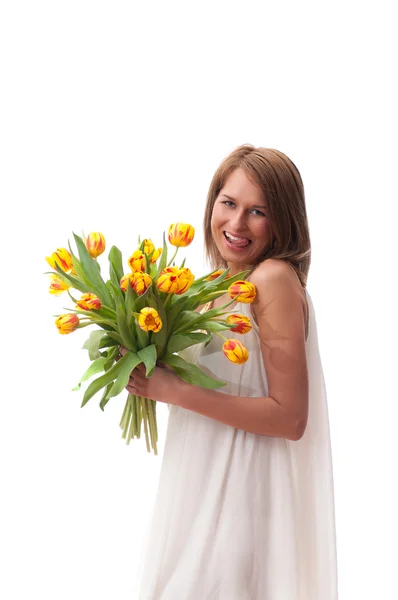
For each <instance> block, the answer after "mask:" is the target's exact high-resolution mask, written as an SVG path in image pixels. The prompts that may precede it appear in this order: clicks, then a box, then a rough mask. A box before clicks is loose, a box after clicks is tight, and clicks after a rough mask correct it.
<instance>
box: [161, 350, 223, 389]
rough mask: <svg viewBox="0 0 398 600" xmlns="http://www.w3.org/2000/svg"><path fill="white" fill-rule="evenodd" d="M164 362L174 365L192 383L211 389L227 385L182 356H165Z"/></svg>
mask: <svg viewBox="0 0 398 600" xmlns="http://www.w3.org/2000/svg"><path fill="white" fill-rule="evenodd" d="M162 362H164V363H166V365H169V366H170V367H173V370H174V371H175V372H176V373H177V375H179V376H180V377H181V379H183V380H184V381H186V382H188V383H192V384H193V385H198V386H200V387H204V388H207V389H210V390H212V389H216V388H220V387H224V386H225V382H224V381H220V380H218V379H213V378H212V377H209V375H206V373H204V372H203V371H202V370H201V369H199V367H197V366H196V365H194V364H192V363H189V362H187V361H186V360H184V359H183V358H181V356H177V355H176V354H170V355H169V356H165V357H164V358H162Z"/></svg>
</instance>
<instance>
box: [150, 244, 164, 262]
mask: <svg viewBox="0 0 398 600" xmlns="http://www.w3.org/2000/svg"><path fill="white" fill-rule="evenodd" d="M161 254H162V248H158V249H157V250H155V251H154V253H153V254H152V258H151V265H153V264H154V263H155V262H156V261H157V259H158V258H159V256H160V255H161Z"/></svg>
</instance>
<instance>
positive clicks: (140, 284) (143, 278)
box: [130, 271, 152, 296]
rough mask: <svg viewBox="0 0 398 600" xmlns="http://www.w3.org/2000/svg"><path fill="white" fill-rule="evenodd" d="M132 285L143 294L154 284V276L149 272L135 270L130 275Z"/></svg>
mask: <svg viewBox="0 0 398 600" xmlns="http://www.w3.org/2000/svg"><path fill="white" fill-rule="evenodd" d="M130 285H131V287H132V288H133V289H134V290H135V292H136V293H137V294H138V295H139V296H142V294H144V293H145V292H146V291H147V289H148V288H149V286H150V285H152V278H151V277H150V276H149V275H148V274H147V273H143V272H142V271H135V273H133V274H132V275H130Z"/></svg>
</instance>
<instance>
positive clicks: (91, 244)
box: [86, 231, 105, 258]
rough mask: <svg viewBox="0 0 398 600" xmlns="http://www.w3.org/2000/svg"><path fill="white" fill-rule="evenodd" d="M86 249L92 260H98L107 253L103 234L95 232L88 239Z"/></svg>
mask: <svg viewBox="0 0 398 600" xmlns="http://www.w3.org/2000/svg"><path fill="white" fill-rule="evenodd" d="M86 248H87V250H88V253H89V255H90V256H91V257H92V258H97V256H100V254H102V253H103V252H104V251H105V238H104V236H103V235H102V233H99V232H98V231H93V232H92V233H90V234H89V235H88V237H87V239H86Z"/></svg>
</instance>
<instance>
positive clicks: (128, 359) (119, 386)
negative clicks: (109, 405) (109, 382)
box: [108, 352, 142, 398]
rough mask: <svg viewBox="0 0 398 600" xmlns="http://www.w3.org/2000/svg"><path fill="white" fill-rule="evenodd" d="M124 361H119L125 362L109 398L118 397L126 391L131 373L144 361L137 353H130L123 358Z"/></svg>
mask: <svg viewBox="0 0 398 600" xmlns="http://www.w3.org/2000/svg"><path fill="white" fill-rule="evenodd" d="M123 359H124V360H123ZM123 359H120V361H119V362H122V360H123V366H122V368H121V369H120V372H119V374H118V376H117V378H116V380H115V383H114V385H113V387H112V389H111V390H110V391H109V393H108V396H109V398H113V397H114V396H118V395H119V394H120V392H122V391H123V390H124V388H125V387H126V385H127V384H128V382H129V379H130V374H131V371H132V370H133V369H135V367H136V366H137V365H139V364H140V363H141V362H142V359H141V358H140V357H139V356H138V354H136V353H135V352H128V353H127V354H125V355H124V356H123Z"/></svg>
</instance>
